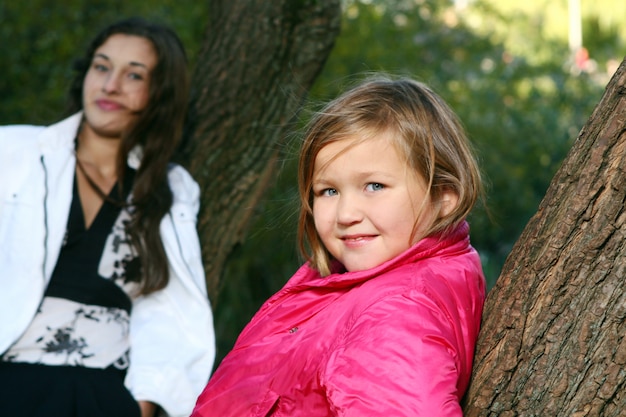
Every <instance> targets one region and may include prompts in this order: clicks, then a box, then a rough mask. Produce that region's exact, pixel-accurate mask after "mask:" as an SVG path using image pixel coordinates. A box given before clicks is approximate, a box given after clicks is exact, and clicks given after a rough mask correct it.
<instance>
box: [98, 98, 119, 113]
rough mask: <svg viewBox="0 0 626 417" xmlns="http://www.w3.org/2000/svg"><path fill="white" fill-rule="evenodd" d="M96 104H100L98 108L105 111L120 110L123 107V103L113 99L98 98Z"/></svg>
mask: <svg viewBox="0 0 626 417" xmlns="http://www.w3.org/2000/svg"><path fill="white" fill-rule="evenodd" d="M96 104H97V105H98V108H99V109H101V110H105V111H113V110H119V109H121V108H122V105H121V104H119V103H116V102H115V101H111V100H104V99H101V100H96Z"/></svg>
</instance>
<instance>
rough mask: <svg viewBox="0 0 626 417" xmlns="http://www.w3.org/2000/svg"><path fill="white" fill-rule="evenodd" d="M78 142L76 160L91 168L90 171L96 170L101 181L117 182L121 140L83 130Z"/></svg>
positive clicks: (86, 129)
mask: <svg viewBox="0 0 626 417" xmlns="http://www.w3.org/2000/svg"><path fill="white" fill-rule="evenodd" d="M84 127H86V126H84ZM76 141H77V142H76V158H78V160H79V161H80V162H81V163H82V164H83V165H84V166H89V167H90V168H91V169H90V170H95V171H96V172H97V176H98V177H100V178H101V179H103V180H105V181H107V182H108V181H112V182H115V180H116V179H117V155H118V152H119V149H120V141H121V139H119V138H104V137H101V136H98V135H97V134H95V132H93V131H92V130H91V129H89V128H83V129H81V130H80V131H79V133H78V137H77V138H76Z"/></svg>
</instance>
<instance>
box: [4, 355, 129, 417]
mask: <svg viewBox="0 0 626 417" xmlns="http://www.w3.org/2000/svg"><path fill="white" fill-rule="evenodd" d="M0 416H7V417H8V416H11V417H39V416H51V417H140V416H141V411H140V409H139V405H138V404H137V402H136V401H135V399H134V398H133V397H132V395H131V394H130V392H129V391H128V390H127V389H126V387H125V386H124V373H123V372H121V371H119V370H117V369H113V368H108V369H94V368H85V367H80V366H48V365H39V364H29V363H14V362H0Z"/></svg>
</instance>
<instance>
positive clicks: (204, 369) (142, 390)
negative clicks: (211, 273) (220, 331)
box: [126, 167, 215, 417]
mask: <svg viewBox="0 0 626 417" xmlns="http://www.w3.org/2000/svg"><path fill="white" fill-rule="evenodd" d="M169 180H170V186H171V188H172V191H173V193H174V204H173V206H172V209H171V211H170V215H168V216H166V217H165V218H164V219H163V221H162V223H161V236H162V239H163V244H164V246H165V252H166V254H167V257H168V261H169V265H170V277H169V283H168V285H167V286H166V287H165V288H164V289H162V290H160V291H157V292H155V293H153V294H150V295H148V296H145V297H140V298H138V299H137V300H136V301H135V303H134V305H133V310H132V313H131V325H130V341H131V343H130V346H131V352H130V367H129V370H128V373H127V376H126V386H127V387H128V388H129V390H130V391H131V393H132V394H133V396H134V397H135V399H137V400H138V401H139V400H147V401H152V402H154V403H156V404H158V405H160V406H161V407H162V408H163V410H164V411H165V412H166V414H167V415H169V416H171V417H178V416H181V417H182V416H188V415H189V414H191V412H192V410H193V407H194V405H195V402H196V398H197V397H198V395H199V394H200V392H201V391H202V389H203V388H204V386H205V385H206V383H207V381H208V378H209V376H210V372H211V369H212V367H213V361H214V359H215V334H214V328H213V316H212V312H211V307H210V303H209V300H208V297H207V293H206V284H205V275H204V269H203V266H202V260H201V252H200V244H199V239H198V235H197V232H196V215H197V212H198V208H199V188H198V185H197V184H196V183H195V181H193V179H192V178H191V176H190V175H189V174H188V173H187V172H186V171H185V170H184V169H183V168H181V167H175V168H173V169H172V170H171V171H170V173H169Z"/></svg>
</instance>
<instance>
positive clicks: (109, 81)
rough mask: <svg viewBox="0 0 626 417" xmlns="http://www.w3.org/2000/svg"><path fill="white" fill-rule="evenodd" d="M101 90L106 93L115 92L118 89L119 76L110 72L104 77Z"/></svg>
mask: <svg viewBox="0 0 626 417" xmlns="http://www.w3.org/2000/svg"><path fill="white" fill-rule="evenodd" d="M102 91H103V92H105V93H108V94H112V93H117V92H119V91H120V80H119V77H118V76H117V75H116V74H114V73H110V74H109V75H108V76H107V77H106V78H105V79H104V83H103V85H102Z"/></svg>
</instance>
